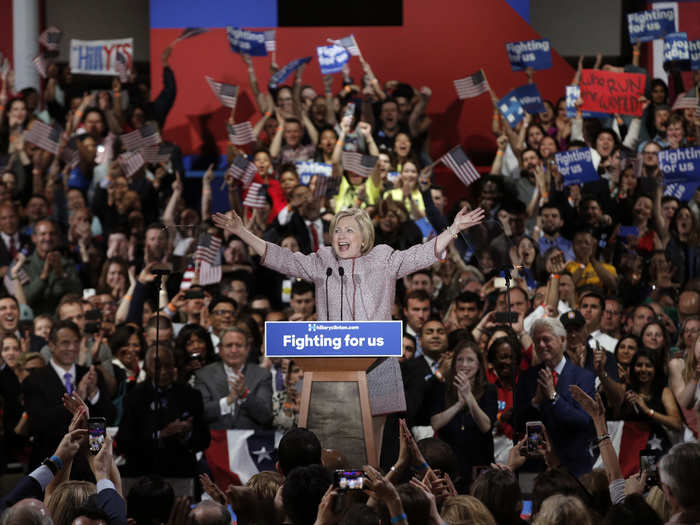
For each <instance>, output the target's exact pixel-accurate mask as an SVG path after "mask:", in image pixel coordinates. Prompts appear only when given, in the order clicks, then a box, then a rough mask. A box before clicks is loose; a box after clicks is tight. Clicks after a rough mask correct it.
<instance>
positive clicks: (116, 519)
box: [96, 489, 127, 525]
mask: <svg viewBox="0 0 700 525" xmlns="http://www.w3.org/2000/svg"><path fill="white" fill-rule="evenodd" d="M96 503H97V506H98V507H99V508H101V509H102V510H103V511H105V513H106V514H107V516H109V521H108V522H107V524H108V525H126V524H127V521H126V502H125V501H124V498H122V497H121V496H120V495H119V493H118V492H117V491H116V490H114V489H104V490H101V491H100V492H98V493H97V496H96Z"/></svg>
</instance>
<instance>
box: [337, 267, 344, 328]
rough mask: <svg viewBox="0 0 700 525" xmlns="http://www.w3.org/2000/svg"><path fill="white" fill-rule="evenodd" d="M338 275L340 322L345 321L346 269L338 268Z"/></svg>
mask: <svg viewBox="0 0 700 525" xmlns="http://www.w3.org/2000/svg"><path fill="white" fill-rule="evenodd" d="M338 275H340V320H341V321H342V320H343V283H344V282H345V279H344V278H343V276H344V275H345V269H344V268H343V267H342V266H338Z"/></svg>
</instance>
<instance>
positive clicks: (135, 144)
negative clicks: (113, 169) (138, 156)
mask: <svg viewBox="0 0 700 525" xmlns="http://www.w3.org/2000/svg"><path fill="white" fill-rule="evenodd" d="M119 138H120V139H121V141H122V144H124V147H125V148H126V149H128V150H129V151H136V150H139V149H141V148H145V147H146V146H155V145H156V144H160V133H158V130H157V129H156V127H155V126H154V125H153V124H146V125H145V126H143V127H141V128H140V129H137V130H136V131H132V132H131V133H124V134H123V135H119Z"/></svg>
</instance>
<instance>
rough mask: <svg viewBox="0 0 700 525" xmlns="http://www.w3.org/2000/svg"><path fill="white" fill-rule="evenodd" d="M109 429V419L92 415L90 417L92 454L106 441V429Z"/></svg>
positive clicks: (89, 432) (89, 431)
mask: <svg viewBox="0 0 700 525" xmlns="http://www.w3.org/2000/svg"><path fill="white" fill-rule="evenodd" d="M106 429H107V420H106V419H105V418H103V417H91V418H90V419H88V445H89V447H90V454H91V455H92V456H94V455H96V454H97V453H98V452H99V451H100V449H101V448H102V445H104V442H105V431H106Z"/></svg>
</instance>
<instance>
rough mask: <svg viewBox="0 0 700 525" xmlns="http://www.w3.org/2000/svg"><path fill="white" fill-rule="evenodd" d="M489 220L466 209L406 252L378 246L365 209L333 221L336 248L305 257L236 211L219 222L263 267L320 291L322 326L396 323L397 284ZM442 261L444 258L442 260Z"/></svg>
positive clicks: (219, 216) (345, 213)
mask: <svg viewBox="0 0 700 525" xmlns="http://www.w3.org/2000/svg"><path fill="white" fill-rule="evenodd" d="M483 220H484V210H482V209H481V208H478V209H476V210H473V211H471V212H467V211H466V209H462V210H461V211H460V212H459V213H458V214H457V216H456V217H455V219H454V222H453V223H452V225H451V226H450V227H448V228H447V229H446V230H445V231H443V232H442V233H441V234H439V235H438V236H437V237H435V238H433V239H430V240H429V241H427V242H425V243H423V244H416V245H415V246H411V247H410V248H408V249H407V250H401V251H397V250H394V249H393V248H391V247H389V246H387V245H385V244H380V245H379V246H374V226H373V224H372V219H370V217H369V215H367V213H366V212H365V211H364V210H360V209H356V208H352V209H347V210H343V211H341V212H339V213H338V214H337V215H336V216H335V217H334V218H333V221H332V222H331V226H330V231H331V233H332V235H333V239H332V246H322V247H321V248H319V250H318V251H317V252H315V253H312V254H309V255H303V254H301V253H292V252H291V251H289V250H287V249H286V248H282V247H280V246H278V245H276V244H272V243H269V242H266V241H264V240H262V239H261V238H259V237H257V236H256V235H254V234H253V233H251V232H250V231H249V230H248V229H247V228H246V227H245V226H244V225H243V222H242V221H241V219H240V217H239V216H238V215H237V214H236V213H235V212H234V211H231V212H229V214H223V213H217V214H216V215H214V223H215V224H216V225H217V226H218V227H219V228H222V229H224V230H227V231H229V232H231V233H233V234H235V235H237V236H238V237H239V238H240V239H241V240H243V242H245V243H246V244H248V245H249V246H250V247H252V248H253V250H254V251H255V252H256V253H257V254H258V255H260V257H261V264H263V265H264V266H267V267H268V268H271V269H273V270H275V271H278V272H280V273H282V274H284V275H289V276H292V277H298V278H300V279H304V280H306V281H310V282H312V283H314V285H315V286H316V312H317V314H318V320H319V321H326V320H332V321H338V320H340V321H343V320H344V321H351V320H352V321H380V320H390V319H391V306H392V304H393V302H394V295H395V291H396V280H397V279H400V278H402V277H404V276H406V275H409V274H411V273H413V272H415V271H416V270H419V269H421V268H426V267H428V266H430V265H432V264H433V263H435V262H437V261H438V260H440V259H441V258H444V254H445V251H446V249H447V246H448V245H449V244H450V242H451V241H452V239H453V238H456V237H457V235H459V232H461V231H462V230H466V229H467V228H471V227H472V226H475V225H477V224H479V223H481V221H483ZM441 256H443V257H441Z"/></svg>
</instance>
